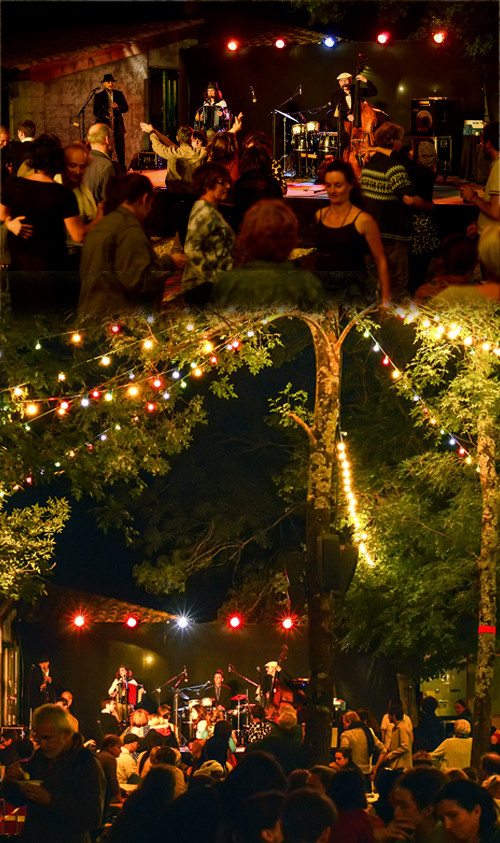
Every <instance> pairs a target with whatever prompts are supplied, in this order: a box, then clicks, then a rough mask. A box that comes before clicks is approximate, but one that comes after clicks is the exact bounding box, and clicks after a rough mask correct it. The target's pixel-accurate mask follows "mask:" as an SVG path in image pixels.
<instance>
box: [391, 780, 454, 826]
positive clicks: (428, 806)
mask: <svg viewBox="0 0 500 843" xmlns="http://www.w3.org/2000/svg"><path fill="white" fill-rule="evenodd" d="M445 784H446V776H445V775H444V774H443V773H441V772H440V771H439V770H435V769H429V768H427V767H419V768H418V769H417V768H416V769H413V770H408V771H407V772H406V773H404V775H402V776H401V778H400V779H399V781H398V782H397V783H396V786H395V787H394V789H393V790H392V793H391V797H390V798H391V803H392V805H393V808H394V819H396V820H405V821H407V822H409V823H411V824H412V825H414V826H415V827H416V828H418V827H419V826H420V825H422V823H424V822H426V821H427V820H429V819H430V818H431V817H432V816H434V803H435V801H436V797H437V795H438V793H439V792H440V790H441V788H442V787H443V786H444V785H445Z"/></svg>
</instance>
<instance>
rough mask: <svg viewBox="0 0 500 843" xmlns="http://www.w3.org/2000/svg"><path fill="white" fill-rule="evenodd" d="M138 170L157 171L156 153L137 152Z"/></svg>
mask: <svg viewBox="0 0 500 843" xmlns="http://www.w3.org/2000/svg"><path fill="white" fill-rule="evenodd" d="M138 159H139V161H138V163H139V170H156V169H158V156H157V154H156V152H139V154H138Z"/></svg>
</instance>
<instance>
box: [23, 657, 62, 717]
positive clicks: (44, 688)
mask: <svg viewBox="0 0 500 843" xmlns="http://www.w3.org/2000/svg"><path fill="white" fill-rule="evenodd" d="M56 699H57V693H56V690H55V688H54V685H53V683H52V677H51V675H50V659H49V657H48V656H42V657H41V658H40V660H39V661H38V664H36V665H32V668H31V675H30V682H29V700H30V708H31V709H33V710H34V709H35V708H38V707H39V706H40V705H45V704H46V703H54V702H55V701H56Z"/></svg>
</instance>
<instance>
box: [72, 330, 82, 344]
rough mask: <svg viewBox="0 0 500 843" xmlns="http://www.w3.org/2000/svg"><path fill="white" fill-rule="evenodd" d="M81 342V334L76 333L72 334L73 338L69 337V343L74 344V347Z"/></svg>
mask: <svg viewBox="0 0 500 843" xmlns="http://www.w3.org/2000/svg"><path fill="white" fill-rule="evenodd" d="M81 341H82V335H81V334H78V333H76V334H73V336H72V337H71V342H74V343H75V345H78V343H79V342H81Z"/></svg>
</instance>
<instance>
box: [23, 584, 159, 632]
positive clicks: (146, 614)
mask: <svg viewBox="0 0 500 843" xmlns="http://www.w3.org/2000/svg"><path fill="white" fill-rule="evenodd" d="M80 613H81V614H82V615H84V616H85V617H86V619H87V620H88V622H89V623H91V624H92V623H125V621H126V620H127V618H128V617H129V616H130V615H133V616H134V617H135V618H137V621H138V623H167V622H168V621H171V620H174V619H175V617H176V616H175V615H170V614H169V613H168V612H161V611H159V610H158V609H149V608H147V607H146V606H140V605H138V604H137V603H127V602H125V601H123V600H117V599H116V598H114V597H103V596H102V595H99V594H89V593H88V592H85V591H78V590H76V589H72V588H71V589H70V588H67V589H66V588H62V587H61V586H54V585H51V586H49V588H48V592H47V594H46V595H45V596H44V597H42V598H41V599H40V600H39V601H38V602H37V603H36V604H35V605H34V606H26V607H25V609H24V611H23V612H22V615H23V619H24V620H25V621H43V622H44V623H47V624H51V623H52V624H54V625H56V624H59V623H65V622H67V623H71V622H72V619H73V617H74V616H75V614H80Z"/></svg>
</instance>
